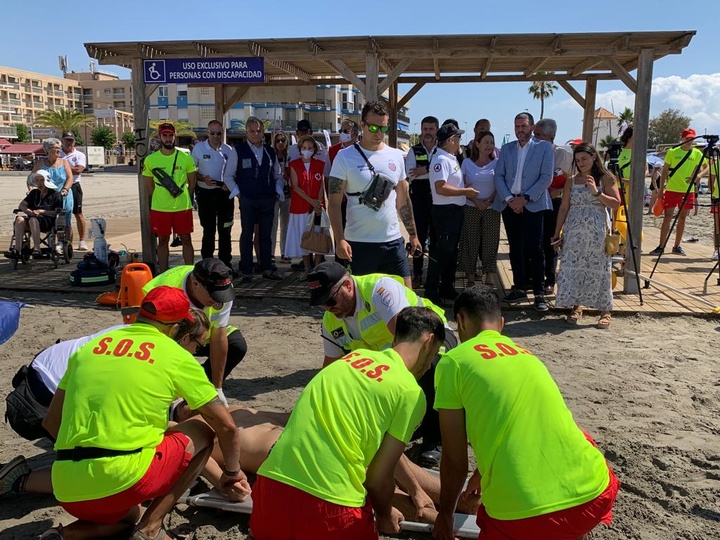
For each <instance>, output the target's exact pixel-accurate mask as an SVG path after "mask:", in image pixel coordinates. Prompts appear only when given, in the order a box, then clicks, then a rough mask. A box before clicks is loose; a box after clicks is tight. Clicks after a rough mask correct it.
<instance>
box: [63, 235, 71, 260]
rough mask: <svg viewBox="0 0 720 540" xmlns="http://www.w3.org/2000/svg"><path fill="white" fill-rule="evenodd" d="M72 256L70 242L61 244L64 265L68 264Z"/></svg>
mask: <svg viewBox="0 0 720 540" xmlns="http://www.w3.org/2000/svg"><path fill="white" fill-rule="evenodd" d="M72 256H73V247H72V244H71V243H70V242H67V241H65V242H63V259H64V260H65V264H68V263H70V261H71V260H72Z"/></svg>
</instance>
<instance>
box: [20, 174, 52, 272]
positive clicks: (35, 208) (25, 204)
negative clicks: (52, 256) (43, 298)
mask: <svg viewBox="0 0 720 540" xmlns="http://www.w3.org/2000/svg"><path fill="white" fill-rule="evenodd" d="M32 176H33V178H34V180H35V183H36V186H37V188H38V189H32V190H30V192H29V193H28V194H27V196H26V197H25V199H23V201H22V202H21V203H20V205H19V207H18V210H17V211H16V217H15V238H14V240H15V241H14V243H13V245H12V246H11V247H10V250H9V251H8V253H9V255H10V256H11V257H13V258H21V256H22V249H23V236H25V234H26V233H27V231H30V237H31V239H32V253H31V254H32V257H33V258H40V257H41V256H42V242H43V241H42V240H41V238H40V233H52V232H53V231H54V230H55V218H56V217H57V215H58V213H60V212H61V211H62V209H63V198H62V195H61V194H60V193H59V192H58V190H57V186H56V185H55V184H54V183H53V181H52V179H51V178H50V174H49V173H48V172H47V171H46V170H42V169H41V170H39V171H37V172H35V173H32ZM53 244H54V242H53Z"/></svg>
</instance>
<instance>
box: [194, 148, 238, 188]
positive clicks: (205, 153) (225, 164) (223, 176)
mask: <svg viewBox="0 0 720 540" xmlns="http://www.w3.org/2000/svg"><path fill="white" fill-rule="evenodd" d="M192 157H193V161H194V162H195V167H197V170H198V174H201V175H203V176H209V177H210V178H212V179H213V180H217V181H220V182H224V183H225V184H226V185H227V187H228V189H230V191H232V190H233V188H235V172H236V171H237V160H238V158H237V152H235V149H234V148H233V147H232V146H230V145H228V144H225V143H222V144H220V148H218V149H217V150H215V149H214V148H213V147H212V146H210V143H209V142H208V141H202V142H199V143H197V144H196V145H195V147H194V148H193V151H192ZM197 186H198V187H199V188H200V189H221V186H208V185H207V184H206V183H205V182H203V181H201V180H198V182H197Z"/></svg>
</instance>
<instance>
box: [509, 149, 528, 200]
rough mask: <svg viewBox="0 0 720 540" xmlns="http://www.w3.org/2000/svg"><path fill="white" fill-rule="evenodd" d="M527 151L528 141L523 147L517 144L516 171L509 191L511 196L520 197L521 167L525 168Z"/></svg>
mask: <svg viewBox="0 0 720 540" xmlns="http://www.w3.org/2000/svg"><path fill="white" fill-rule="evenodd" d="M529 150H530V142H529V141H528V142H527V143H525V146H520V143H518V155H517V170H516V171H515V178H514V179H513V183H512V189H511V190H510V192H511V193H512V194H513V195H522V173H523V167H524V166H525V158H526V157H527V155H528V151H529Z"/></svg>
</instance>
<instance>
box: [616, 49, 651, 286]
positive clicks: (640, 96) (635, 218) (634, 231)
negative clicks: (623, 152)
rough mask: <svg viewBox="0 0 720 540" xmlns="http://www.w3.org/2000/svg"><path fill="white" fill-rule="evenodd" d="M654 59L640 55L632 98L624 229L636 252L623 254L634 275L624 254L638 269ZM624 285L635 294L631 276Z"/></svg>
mask: <svg viewBox="0 0 720 540" xmlns="http://www.w3.org/2000/svg"><path fill="white" fill-rule="evenodd" d="M654 59H655V51H654V50H653V49H643V50H642V51H640V59H639V61H638V71H637V87H638V88H637V94H635V111H634V120H633V152H632V163H631V165H630V188H629V189H628V191H629V193H628V195H629V198H630V207H629V208H628V213H629V215H628V217H627V220H628V223H627V225H628V229H629V231H630V234H629V235H628V236H629V237H630V236H631V237H632V239H633V243H634V244H635V247H636V249H631V250H627V249H626V254H625V269H626V270H632V271H633V272H634V271H635V265H634V263H633V260H632V257H629V256H628V251H631V252H632V255H633V256H634V257H635V259H636V260H637V268H638V271H641V267H640V250H641V247H642V245H641V244H642V242H641V238H642V224H643V212H644V209H645V171H646V170H647V156H646V149H647V139H648V128H649V125H650V94H651V90H652V73H653V62H654ZM625 245H626V246H628V247H629V245H630V241H629V238H628V239H626V242H625ZM625 276H627V277H626V278H625V280H624V281H625V282H624V285H623V290H624V291H625V292H626V293H630V294H638V293H639V292H640V291H638V286H637V280H636V279H635V276H634V275H633V276H630V275H628V273H627V272H626V273H625Z"/></svg>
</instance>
